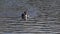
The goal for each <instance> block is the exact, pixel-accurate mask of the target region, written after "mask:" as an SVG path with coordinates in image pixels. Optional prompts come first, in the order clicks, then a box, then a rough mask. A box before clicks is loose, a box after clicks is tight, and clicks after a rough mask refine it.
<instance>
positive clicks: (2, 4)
mask: <svg viewBox="0 0 60 34" xmlns="http://www.w3.org/2000/svg"><path fill="white" fill-rule="evenodd" d="M27 1H28V0H0V16H1V17H9V16H18V17H19V16H20V15H21V12H23V11H25V10H26V9H28V10H27V11H28V12H29V13H30V14H32V15H31V16H35V14H36V11H37V10H36V8H35V7H32V6H30V5H29V4H27V3H26V2H27Z"/></svg>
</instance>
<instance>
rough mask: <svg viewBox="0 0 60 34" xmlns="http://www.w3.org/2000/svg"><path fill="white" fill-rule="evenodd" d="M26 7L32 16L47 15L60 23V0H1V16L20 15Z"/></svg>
mask: <svg viewBox="0 0 60 34" xmlns="http://www.w3.org/2000/svg"><path fill="white" fill-rule="evenodd" d="M26 9H28V10H27V11H29V14H30V16H31V17H34V16H37V17H41V18H42V17H44V15H46V16H47V18H50V19H52V18H57V20H56V21H57V23H58V22H59V23H60V0H0V17H19V16H20V15H21V13H22V12H23V11H25V10H26ZM38 20H40V18H38ZM47 21H48V20H47ZM59 26H60V25H59ZM59 26H58V27H59ZM4 34H5V33H4ZM6 34H11V33H6Z"/></svg>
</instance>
